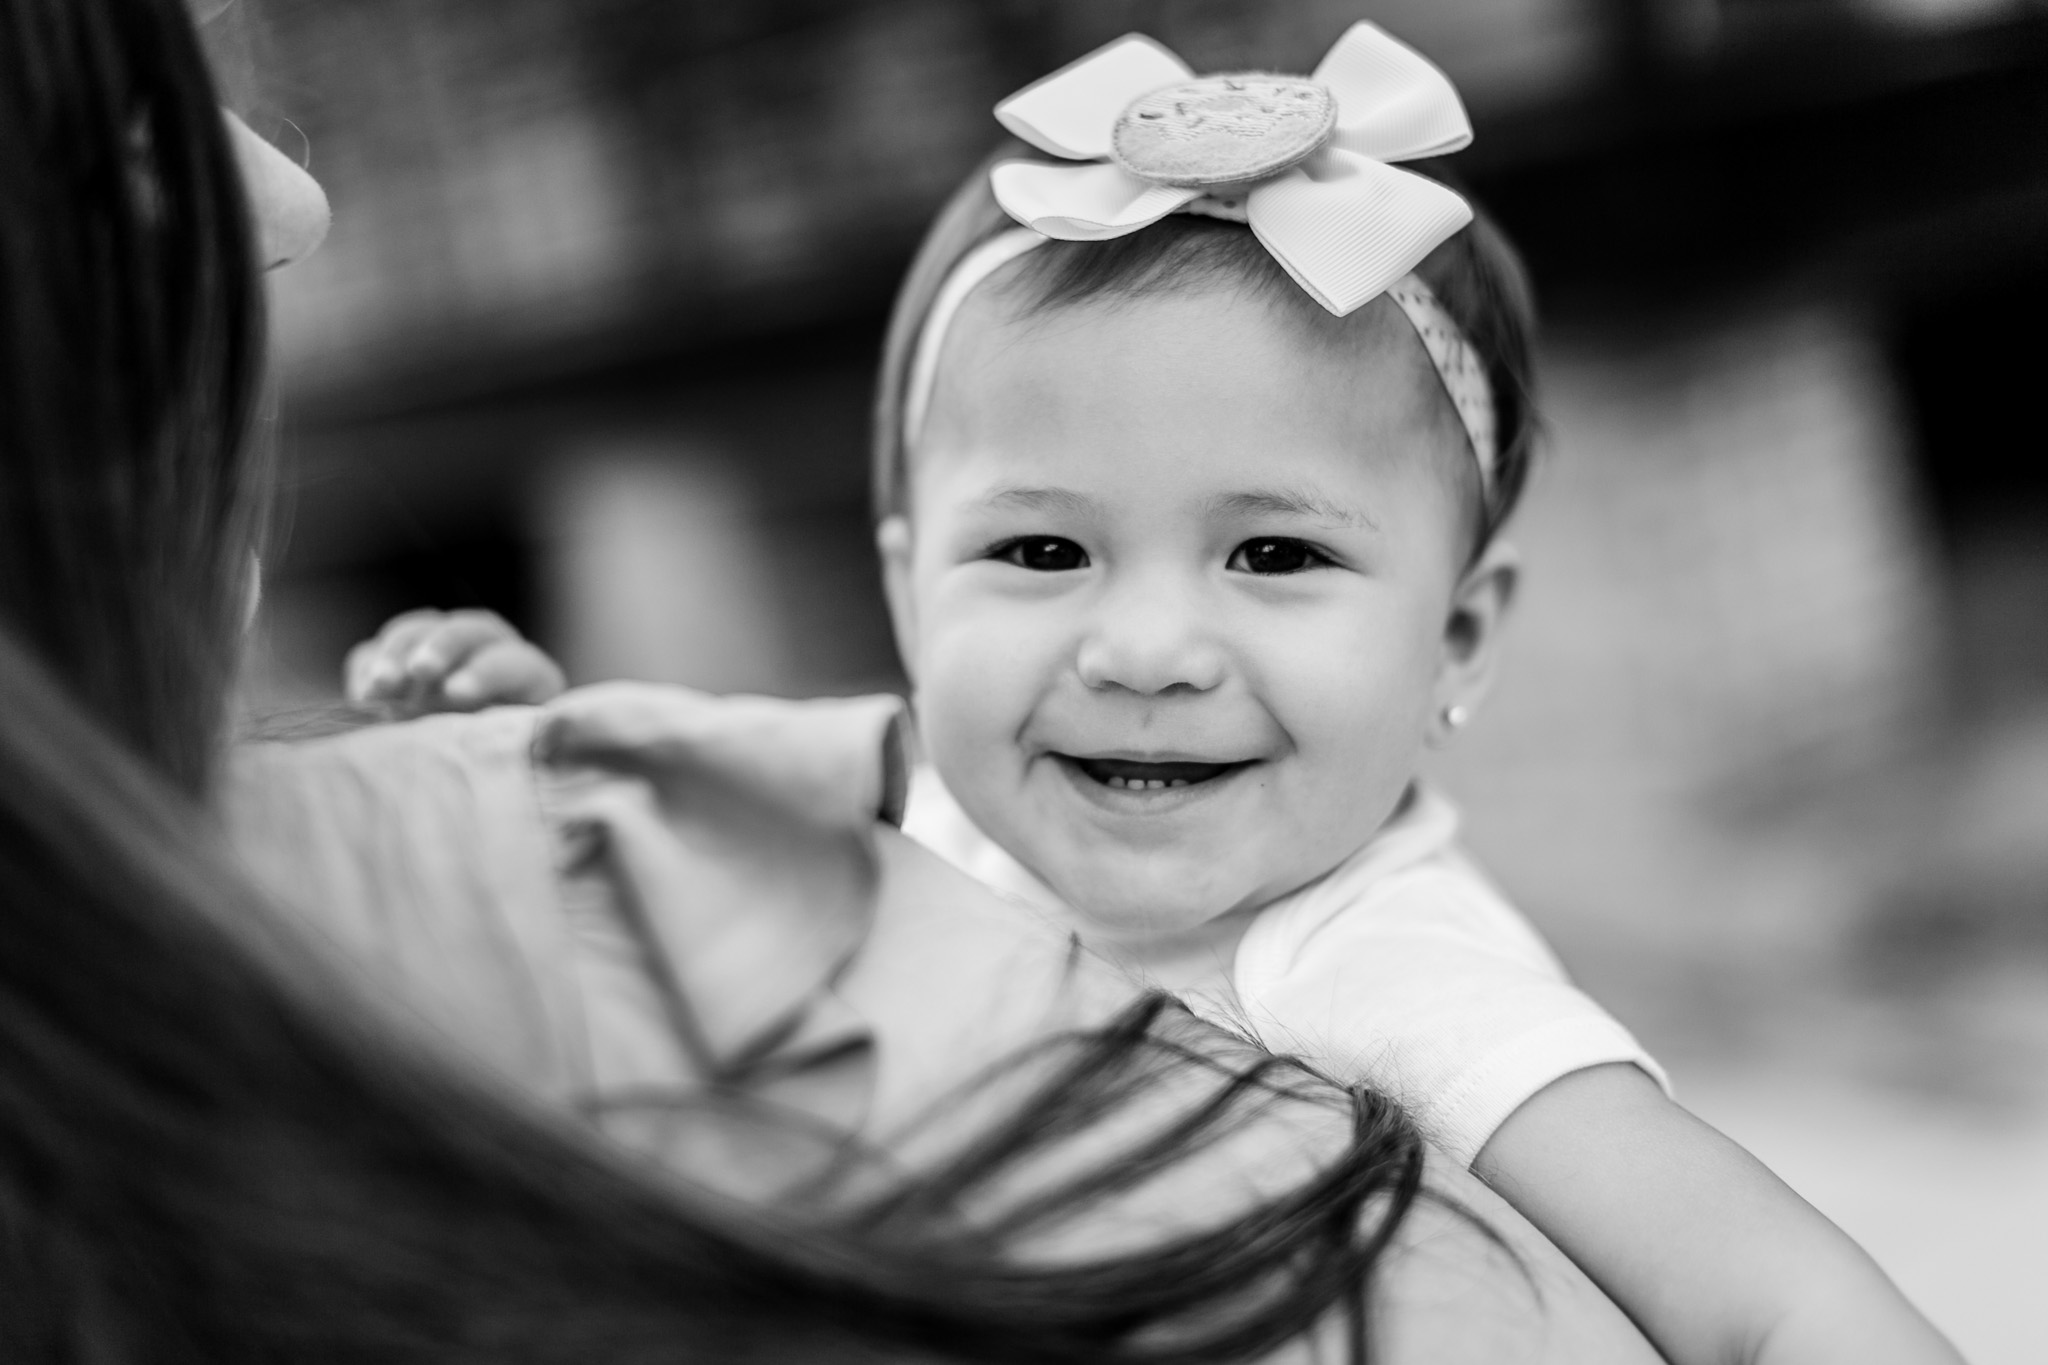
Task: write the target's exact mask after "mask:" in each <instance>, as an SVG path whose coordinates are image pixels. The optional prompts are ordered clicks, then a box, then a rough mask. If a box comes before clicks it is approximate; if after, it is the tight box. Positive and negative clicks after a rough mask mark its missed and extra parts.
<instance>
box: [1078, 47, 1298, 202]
mask: <svg viewBox="0 0 2048 1365" xmlns="http://www.w3.org/2000/svg"><path fill="white" fill-rule="evenodd" d="M1336 126H1337V99H1336V97H1335V96H1334V95H1332V94H1331V93H1330V92H1329V91H1328V90H1327V89H1325V88H1324V87H1322V86H1320V85H1318V84H1316V83H1315V82H1314V81H1311V80H1306V79H1304V78H1302V77H1300V76H1270V75H1266V74H1264V73H1262V72H1256V71H1247V72H1240V73H1238V74H1236V75H1228V76H1204V77H1202V78H1201V79H1200V80H1194V81H1183V82H1181V83H1180V84H1178V85H1169V86H1166V87H1165V88H1163V89H1160V90H1154V91H1153V92H1152V93H1151V94H1149V95H1140V96H1139V97H1138V98H1137V99H1135V100H1132V101H1131V103H1130V105H1129V106H1128V107H1127V108H1125V110H1124V111H1123V113H1121V114H1119V115H1118V116H1117V120H1116V128H1115V130H1114V131H1113V132H1112V134H1111V136H1110V154H1111V155H1112V156H1113V157H1115V158H1116V163H1117V164H1118V165H1119V166H1122V167H1123V168H1124V169H1125V170H1127V171H1129V172H1130V173H1131V174H1132V175H1135V176H1137V177H1138V178H1139V179H1141V180H1150V181H1152V182H1153V183H1154V184H1159V185H1174V186H1178V187H1180V188H1183V189H1199V188H1204V187H1207V186H1212V185H1236V184H1242V183H1245V182H1248V181H1253V180H1261V179H1264V178H1265V177H1266V176H1269V175H1273V174H1275V173H1277V172H1279V171H1284V170H1286V169H1287V168H1288V167H1289V166H1292V165H1295V164H1296V163H1298V162H1301V161H1304V160H1306V159H1307V158H1308V156H1309V154H1310V153H1312V152H1314V151H1315V150H1316V148H1318V147H1320V146H1322V145H1323V144H1324V143H1325V142H1327V141H1329V138H1330V133H1331V131H1332V130H1333V129H1335V128H1336Z"/></svg>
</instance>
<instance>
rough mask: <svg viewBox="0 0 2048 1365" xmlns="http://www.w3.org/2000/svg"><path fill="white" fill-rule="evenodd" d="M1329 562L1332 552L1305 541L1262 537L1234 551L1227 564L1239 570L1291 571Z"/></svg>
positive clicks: (1249, 541) (1319, 565) (1295, 571)
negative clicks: (1324, 550)
mask: <svg viewBox="0 0 2048 1365" xmlns="http://www.w3.org/2000/svg"><path fill="white" fill-rule="evenodd" d="M1329 562H1330V558H1329V556H1328V555H1325V554H1324V553H1323V552H1322V551H1321V550H1318V549H1317V548H1316V547H1315V546H1313V545H1311V544H1309V543H1308V542H1307V541H1305V540H1290V539H1288V538H1287V537H1285V536H1261V537H1259V538H1258V539H1257V540H1247V541H1246V542H1245V543H1244V544H1242V545H1240V546H1238V547H1237V548H1236V549H1235V550H1232V551H1231V552H1230V562H1229V563H1227V564H1225V565H1224V566H1223V567H1224V568H1226V569H1235V570H1237V571H1238V572H1239V573H1257V574H1287V573H1300V572H1301V571H1302V570H1304V569H1315V568H1320V567H1321V566H1323V565H1325V564H1328V563H1329Z"/></svg>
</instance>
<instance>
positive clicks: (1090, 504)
mask: <svg viewBox="0 0 2048 1365" xmlns="http://www.w3.org/2000/svg"><path fill="white" fill-rule="evenodd" d="M981 504H982V506H984V507H986V508H988V509H990V510H991V511H1017V512H1063V513H1065V514H1066V515H1068V516H1075V517H1080V516H1087V515H1088V514H1089V513H1091V512H1093V511H1094V510H1095V503H1094V501H1093V499H1090V498H1086V497H1083V496H1082V495H1081V494H1079V493H1076V492H1074V491H1073V490H1072V489H1067V488H998V489H996V490H995V491H994V492H993V493H990V494H989V495H988V496H987V497H984V498H983V499H982V500H981Z"/></svg>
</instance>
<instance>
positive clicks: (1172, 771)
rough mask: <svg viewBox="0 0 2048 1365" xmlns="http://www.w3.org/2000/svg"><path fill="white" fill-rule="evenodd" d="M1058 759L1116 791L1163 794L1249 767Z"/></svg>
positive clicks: (1068, 757) (1243, 765)
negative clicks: (1159, 792) (1172, 789)
mask: <svg viewBox="0 0 2048 1365" xmlns="http://www.w3.org/2000/svg"><path fill="white" fill-rule="evenodd" d="M1057 757H1058V758H1059V759H1060V760H1061V761H1062V762H1065V763H1067V764H1068V765H1070V766H1071V767H1073V768H1075V769H1077V770H1078V771H1080V772H1081V774H1082V775H1083V776H1085V777H1087V778H1088V779H1089V780H1090V781H1093V782H1099V783H1100V784H1102V785H1103V786H1105V787H1111V788H1114V789H1116V790H1117V791H1165V790H1166V789H1168V788H1170V787H1193V786H1197V785H1199V784H1201V783H1203V782H1213V781H1215V780H1216V779H1217V778H1219V777H1223V776H1225V775H1227V774H1229V773H1234V772H1236V771H1237V770H1238V769H1239V768H1243V767H1248V766H1250V765H1249V764H1247V763H1196V762H1184V761H1176V762H1171V763H1141V762H1138V761H1136V760H1135V759H1126V758H1078V757H1076V756H1074V755H1072V754H1059V755H1057Z"/></svg>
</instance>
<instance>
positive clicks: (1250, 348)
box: [908, 262, 1469, 459]
mask: <svg viewBox="0 0 2048 1365" xmlns="http://www.w3.org/2000/svg"><path fill="white" fill-rule="evenodd" d="M1021 264H1022V263H1016V262H1013V263H1012V264H1011V265H1010V266H1007V267H1005V269H1004V270H1003V271H1002V272H999V273H998V274H997V275H996V276H995V277H993V278H992V279H991V280H990V281H988V282H986V283H984V284H983V285H982V286H981V287H980V288H977V289H976V290H975V291H974V293H973V294H971V295H970V296H969V297H968V298H967V299H966V300H965V301H964V303H963V304H962V306H961V308H960V310H959V313H958V314H957V315H956V316H955V318H954V320H953V323H952V326H951V327H949V328H948V331H947V335H946V336H945V338H944V340H943V344H942V346H941V349H940V354H939V360H938V364H937V366H936V374H935V375H934V383H933V386H932V392H931V402H930V404H929V407H928V409H927V411H926V415H925V420H924V424H923V425H924V428H925V429H924V430H923V431H920V432H916V433H911V440H910V442H909V443H908V445H909V449H910V451H911V454H912V457H913V459H915V458H918V457H919V456H921V455H922V454H924V453H927V452H931V451H943V450H945V449H947V448H948V447H950V446H955V445H957V444H958V443H959V442H960V441H962V440H969V441H977V440H982V439H986V438H987V437H989V436H990V435H992V434H999V435H1000V436H1002V437H1004V438H1011V437H1014V436H1015V435H1016V434H1017V428H1018V427H1019V426H1020V425H1026V426H1031V427H1039V426H1046V427H1050V428H1054V429H1058V428H1060V427H1062V425H1063V424H1064V425H1065V426H1082V427H1088V428H1089V429H1090V430H1091V432H1092V430H1093V428H1095V427H1100V426H1102V425H1110V426H1114V425H1117V424H1119V423H1122V422H1125V421H1127V420H1132V419H1133V418H1132V415H1133V414H1134V413H1135V414H1143V413H1145V412H1146V411H1148V410H1149V411H1152V412H1154V413H1161V414H1164V415H1166V416H1169V417H1178V416H1180V415H1181V413H1182V411H1183V410H1186V409H1191V408H1192V409H1199V410H1200V411H1202V412H1204V413H1205V414H1207V415H1208V417H1209V418H1210V419H1212V420H1213V421H1215V422H1217V423H1218V424H1219V425H1220V427H1221V428H1222V429H1226V430H1230V431H1235V432H1237V433H1238V434H1240V435H1241V436H1242V437H1244V438H1245V439H1247V440H1250V441H1252V442H1255V443H1256V442H1258V441H1259V438H1260V436H1261V434H1262V431H1263V430H1264V427H1265V426H1266V425H1270V426H1271V427H1272V428H1273V430H1274V431H1275V432H1278V431H1280V430H1282V429H1299V428H1300V427H1301V426H1303V425H1304V424H1315V423H1318V422H1320V423H1322V424H1324V425H1329V426H1333V427H1337V426H1342V427H1345V428H1346V429H1348V430H1350V431H1351V432H1353V433H1354V434H1355V435H1356V436H1357V437H1358V438H1359V443H1360V445H1361V446H1366V447H1370V446H1375V445H1380V444H1385V443H1386V442H1387V438H1388V436H1389V435H1390V434H1392V433H1395V432H1399V433H1400V434H1401V435H1402V436H1404V437H1405V438H1406V440H1407V442H1409V443H1415V442H1420V441H1426V442H1427V443H1428V444H1431V445H1434V444H1438V443H1440V442H1443V441H1449V442H1451V443H1453V444H1455V445H1456V446H1457V447H1459V448H1463V447H1464V446H1465V441H1464V438H1463V433H1462V428H1460V427H1459V425H1458V424H1457V422H1456V411H1455V409H1454V408H1452V407H1451V405H1450V402H1449V399H1448V396H1447V395H1446V394H1445V393H1444V391H1443V385H1442V381H1441V380H1439V379H1438V378H1437V375H1436V372H1435V370H1434V368H1433V367H1432V365H1431V363H1430V360H1429V357H1428V353H1427V352H1426V351H1425V350H1424V348H1423V345H1422V343H1421V341H1420V339H1419V338H1418V337H1417V336H1416V335H1415V332H1414V329H1413V327H1412V326H1411V325H1410V324H1409V323H1408V322H1407V320H1406V318H1405V317H1404V316H1403V315H1402V314H1401V312H1400V310H1399V309H1398V308H1397V307H1396V306H1395V305H1394V304H1393V303H1392V302H1391V301H1389V300H1386V299H1384V298H1382V299H1377V300H1374V301H1373V302H1371V303H1369V304H1367V305H1366V306H1365V307H1363V308H1360V309H1358V310H1356V311H1355V312H1353V313H1352V314H1351V315H1349V316H1347V317H1343V318H1338V317H1334V316H1332V315H1330V314H1329V313H1327V312H1325V311H1324V310H1323V309H1322V308H1321V307H1320V306H1318V305H1316V304H1315V303H1314V302H1313V301H1312V300H1309V299H1307V298H1306V297H1305V296H1303V297H1302V298H1300V299H1294V298H1291V297H1289V296H1287V295H1285V294H1279V293H1277V291H1268V290H1263V289H1260V288H1257V287H1255V286H1252V285H1248V284H1233V283H1232V282H1229V281H1224V282H1220V283H1215V284H1212V285H1210V286H1209V287H1204V288H1196V289H1176V290H1161V291H1156V292H1142V293H1134V294H1117V293H1110V294H1103V295H1097V296H1091V297H1086V298H1082V299H1078V300H1065V299H1062V300H1060V301H1058V302H1054V303H1050V304H1048V303H1046V302H1044V301H1043V300H1041V299H1040V298H1039V297H1038V296H1037V295H1035V294H1034V292H1033V291H1032V290H1031V288H1030V281H1029V279H1028V277H1025V278H1023V279H1020V278H1019V277H1018V275H1017V274H1016V273H1015V272H1017V271H1018V270H1019V268H1020V266H1021ZM1290 288H1291V286H1290ZM1299 292H1300V291H1298V290H1294V291H1293V293H1295V294H1299ZM991 428H993V429H995V430H994V431H991V430H990V429H991ZM1468 458H1469V456H1468Z"/></svg>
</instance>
